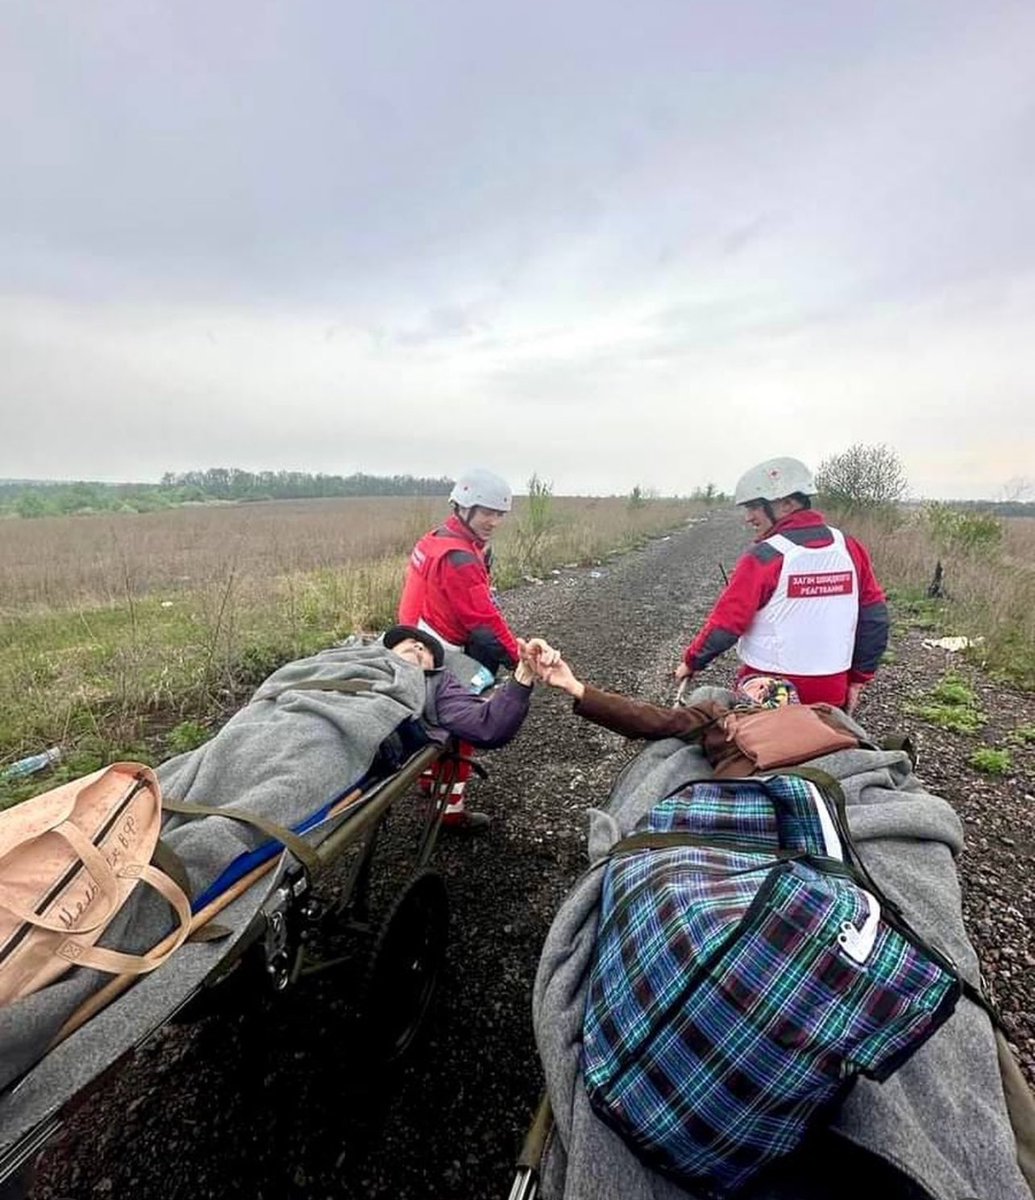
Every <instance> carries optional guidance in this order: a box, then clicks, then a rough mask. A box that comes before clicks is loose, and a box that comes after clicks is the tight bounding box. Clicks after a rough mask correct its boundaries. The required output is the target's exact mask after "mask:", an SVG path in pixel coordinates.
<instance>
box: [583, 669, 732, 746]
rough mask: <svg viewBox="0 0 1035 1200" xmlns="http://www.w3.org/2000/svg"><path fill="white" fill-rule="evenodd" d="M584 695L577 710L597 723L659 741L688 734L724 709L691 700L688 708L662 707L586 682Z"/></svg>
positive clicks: (626, 733)
mask: <svg viewBox="0 0 1035 1200" xmlns="http://www.w3.org/2000/svg"><path fill="white" fill-rule="evenodd" d="M585 688H586V690H585V692H583V695H582V699H581V700H576V701H575V704H574V706H573V711H574V712H575V713H577V714H578V715H579V716H580V717H585V718H586V720H587V721H592V722H593V723H594V724H595V725H603V726H604V728H605V729H613V730H614V732H615V733H621V734H624V735H625V736H626V737H637V738H647V739H648V740H649V741H657V740H659V739H660V738H667V737H683V738H685V737H688V736H689V735H690V734H692V733H693V732H694V731H695V730H698V729H702V728H704V727H705V726H706V725H710V724H711V723H712V722H713V721H714V720H715V719H716V718H717V717H718V716H720V715H721V710H720V708H719V706H718V705H714V704H691V705H687V706H686V707H685V708H662V707H661V706H660V705H659V704H648V703H646V701H643V700H630V699H629V697H628V696H619V695H617V694H616V693H614V692H604V691H601V690H600V688H595V687H593V685H592V684H589V683H587V684H586V685H585Z"/></svg>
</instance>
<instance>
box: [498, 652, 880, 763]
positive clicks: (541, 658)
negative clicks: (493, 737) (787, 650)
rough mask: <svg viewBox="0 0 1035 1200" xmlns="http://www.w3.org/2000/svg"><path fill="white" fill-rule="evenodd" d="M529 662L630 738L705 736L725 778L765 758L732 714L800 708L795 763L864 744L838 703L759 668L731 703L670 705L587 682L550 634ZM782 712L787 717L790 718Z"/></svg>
mask: <svg viewBox="0 0 1035 1200" xmlns="http://www.w3.org/2000/svg"><path fill="white" fill-rule="evenodd" d="M522 663H523V664H525V665H527V666H528V668H529V669H530V670H531V671H533V672H534V673H535V675H536V678H538V679H540V680H541V681H542V682H543V683H546V684H549V685H550V687H555V688H559V689H560V690H561V691H563V692H567V693H568V695H569V696H571V697H572V699H573V700H574V704H573V705H572V711H573V712H574V713H575V714H576V715H577V716H580V717H584V718H585V719H586V720H587V721H592V722H593V723H594V724H595V725H602V726H603V727H604V728H605V729H611V730H613V731H614V732H615V733H620V734H623V735H624V736H625V737H630V738H645V739H647V740H648V741H660V740H661V739H662V738H669V737H677V738H683V739H684V740H686V741H692V740H697V739H700V741H701V747H702V749H703V751H704V754H705V757H706V758H707V759H708V761H709V763H711V765H712V766H713V767H714V768H715V775H716V777H717V778H737V777H742V776H745V775H750V774H752V773H753V772H754V771H757V770H760V769H762V764H760V762H759V761H758V759H757V757H755V756H754V755H753V753H752V752H751V751H750V750H747V751H746V750H745V744H744V743H743V739H739V740H735V735H734V727H735V722H731V721H729V720H728V718H730V717H731V715H736V714H745V715H747V714H751V713H762V712H766V711H770V712H774V713H775V712H776V711H777V710H780V709H784V708H787V707H790V706H796V707H797V708H799V709H800V710H801V711H800V714H795V716H796V717H797V718H798V719H796V720H795V721H794V724H793V726H792V725H791V723H790V722H787V724H786V732H787V733H788V734H789V736H790V738H791V739H796V742H795V744H794V745H789V746H788V753H787V754H786V755H785V756H784V763H785V764H787V765H789V764H791V763H792V762H799V763H800V762H804V761H806V760H807V759H809V758H814V757H819V756H820V755H822V754H827V753H830V752H831V751H832V750H835V749H843V748H845V747H846V746H854V745H858V741H857V739H856V737H855V735H854V734H853V733H852V732H851V731H850V730H849V729H848V727H847V726H846V724H845V722H844V721H843V719H842V718H841V715H840V714H839V713H838V712H837V711H836V710H834V709H832V708H831V706H830V705H827V704H812V705H807V706H802V705H800V702H799V700H798V693H797V691H796V689H795V687H794V684H793V683H791V682H790V681H789V680H786V679H777V678H775V677H772V676H768V675H753V676H749V677H747V678H745V679H741V680H739V681H738V684H737V688H736V691H734V692H733V693H732V695H731V700H730V701H729V702H726V701H723V700H720V699H704V698H701V699H699V700H698V701H697V702H695V703H693V704H687V705H678V706H677V707H675V708H662V707H661V706H660V705H657V704H649V703H647V702H646V701H644V700H633V699H631V698H630V697H628V696H620V695H617V694H616V693H615V692H606V691H603V690H602V689H601V688H596V687H594V686H593V685H592V684H590V683H583V682H582V680H580V679H578V678H577V677H576V676H575V673H574V672H573V671H572V669H571V667H570V666H569V665H568V664H567V663H566V662H565V661H564V659H563V658H562V657H561V654H560V651H558V650H556V649H555V648H554V647H552V646H550V645H549V644H548V643H547V642H545V641H543V639H542V638H532V639H531V640H530V641H528V642H527V643H525V644H524V650H523V652H522ZM806 713H807V714H808V715H806ZM813 714H814V715H813ZM776 719H777V720H780V721H781V723H783V720H784V719H783V718H776ZM771 765H776V764H775V763H773V764H771Z"/></svg>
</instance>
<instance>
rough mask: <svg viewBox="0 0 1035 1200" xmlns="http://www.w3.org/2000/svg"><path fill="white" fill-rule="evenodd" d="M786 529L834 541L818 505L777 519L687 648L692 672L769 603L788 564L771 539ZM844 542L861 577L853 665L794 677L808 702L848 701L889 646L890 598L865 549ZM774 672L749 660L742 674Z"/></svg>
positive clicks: (810, 540) (802, 541) (792, 534)
mask: <svg viewBox="0 0 1035 1200" xmlns="http://www.w3.org/2000/svg"><path fill="white" fill-rule="evenodd" d="M776 533H782V534H784V536H786V537H789V538H790V539H791V541H794V542H797V543H798V544H799V545H803V546H828V545H830V543H831V542H832V541H833V539H832V537H831V535H830V530H829V529H828V528H827V524H826V520H825V519H824V517H823V514H822V513H820V512H817V511H816V510H815V509H811V508H806V509H799V510H798V511H797V512H793V513H790V514H789V515H788V516H786V517H783V518H782V519H781V520H779V521H777V522H776V524H775V525H774V526H773V527H772V528H771V529H768V530H767V531H766V532H765V534H764V535H763V536H762V537H760V538H758V539H757V540H756V542H755V544H754V546H752V547H751V549H750V550H749V551H748V552H747V553H746V554H744V555H743V556H742V557H741V558H740V560H739V562H738V563H737V566H736V568H735V570H734V572H733V575H732V577H731V579H730V581H729V584H728V585H727V586H726V588H725V590H724V591H723V593H722V595H721V596H720V597H719V599H718V600H717V601H716V603H715V607H714V608H713V609H712V611H711V613H710V614H709V615H708V619H707V620H706V621H705V623H704V627H703V628H702V629H701V632H700V633H699V634H698V635H697V636H696V637H695V638H694V640H693V641H692V642H691V643H690V645H689V646H688V647H687V648H686V652H685V653H684V655H683V661H684V662H685V663H686V665H687V666H688V667H689V668H690V669H691V670H692V671H700V670H701V669H702V668H703V667H705V666H707V664H708V663H710V662H711V661H712V659H713V658H716V657H717V656H718V655H720V654H722V653H723V652H724V651H726V650H728V649H729V648H730V647H731V646H733V645H734V644H735V643H736V642H737V639H738V638H739V637H740V636H741V634H743V633H745V632H747V629H748V628H749V626H750V625H751V622H752V621H753V620H754V617H755V613H757V612H758V610H759V609H760V608H764V607H765V605H766V604H768V602H769V600H770V598H771V597H772V595H773V592H774V591H775V590H776V585H777V582H778V581H779V578H780V571H781V568H782V566H783V555H782V554H780V552H779V551H778V550H775V549H774V548H773V547H772V546H769V545H768V544H767V543H766V539H767V538H770V537H772V536H773V534H776ZM845 546H846V548H847V550H848V553H849V554H850V555H851V556H852V562H853V563H854V564H855V571H856V575H857V577H858V581H859V620H858V624H857V625H856V630H855V649H854V653H853V655H852V665H851V667H850V668H849V670H847V671H839V672H837V673H836V674H834V675H792V674H787V673H782V674H784V677H785V678H787V679H790V680H791V682H792V683H793V684H794V685H795V686H796V687H797V689H798V694H799V696H800V698H801V702H802V703H803V704H817V703H824V704H834V705H838V706H840V705H843V704H844V702H845V700H846V698H847V695H848V685H849V683H868V682H869V680H871V679H872V678H873V676H874V673H875V671H876V670H877V666H878V664H879V662H880V658H881V655H882V654H883V653H884V650H885V648H886V646H887V644H888V608H887V603H886V598H885V595H884V592H883V590H882V589H881V586H880V584H879V583H878V582H877V577H876V576H875V575H874V573H873V564H872V563H871V562H870V556H869V554H867V552H866V549H865V547H864V546H863V545H862V544H861V543H860V542H857V541H856V540H855V539H854V538H851V537H848V536H847V535H845ZM750 674H773V672H772V671H763V672H760V671H757V670H755V669H754V668H752V666H751V664H750V663H744V664H743V665H742V666H741V668H740V671H739V672H738V676H743V675H750Z"/></svg>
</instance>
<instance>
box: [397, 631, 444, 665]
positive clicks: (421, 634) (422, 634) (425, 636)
mask: <svg viewBox="0 0 1035 1200" xmlns="http://www.w3.org/2000/svg"><path fill="white" fill-rule="evenodd" d="M407 638H413V639H414V641H417V642H420V644H421V645H422V646H426V647H427V648H428V649H429V650H430V651H431V657H432V660H433V661H434V663H435V667H436V669H437V668H438V667H441V666H442V664H443V662H444V661H445V657H446V653H445V651H444V650H443V649H442V643H441V642H440V641H439V640H438V638H437V637H435V635H434V634H431V633H427V632H426V631H425V630H423V629H418V628H417V627H416V625H393V626H392V628H391V629H386V630H385V634H384V637H383V638H382V639H381V640H382V641H383V642H384V644H385V645H386V646H387V647H388V649H389V650H391V648H392V647H393V646H398V644H399V643H400V642H405V641H406V639H407Z"/></svg>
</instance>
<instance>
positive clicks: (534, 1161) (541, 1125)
mask: <svg viewBox="0 0 1035 1200" xmlns="http://www.w3.org/2000/svg"><path fill="white" fill-rule="evenodd" d="M552 1129H553V1109H552V1108H551V1107H550V1097H549V1095H548V1094H547V1093H546V1092H543V1094H542V1096H541V1097H540V1099H539V1107H538V1108H537V1109H536V1110H535V1116H534V1117H533V1119H532V1124H531V1126H530V1127H529V1130H528V1133H527V1134H526V1135H525V1141H524V1145H523V1146H522V1147H521V1153H520V1154H519V1155H518V1160H517V1165H518V1166H519V1167H528V1168H529V1169H530V1170H532V1171H535V1172H536V1174H538V1172H539V1168H540V1167H541V1165H542V1161H543V1151H544V1150H545V1149H546V1139H547V1138H548V1137H549V1136H550V1131H551V1130H552Z"/></svg>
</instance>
